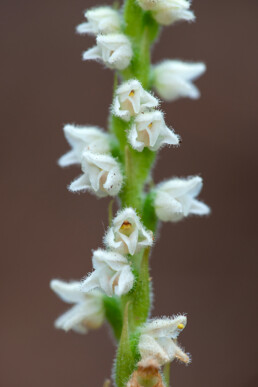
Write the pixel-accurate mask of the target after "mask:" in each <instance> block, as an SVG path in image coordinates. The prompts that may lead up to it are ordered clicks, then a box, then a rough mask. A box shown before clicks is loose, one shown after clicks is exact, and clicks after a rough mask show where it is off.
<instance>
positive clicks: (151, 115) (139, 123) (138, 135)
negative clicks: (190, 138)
mask: <svg viewBox="0 0 258 387" xmlns="http://www.w3.org/2000/svg"><path fill="white" fill-rule="evenodd" d="M128 141H129V142H130V144H131V145H132V147H133V148H134V149H136V150H138V151H139V152H141V151H142V150H143V148H144V147H147V148H149V149H150V150H152V151H156V150H158V149H159V148H160V147H161V146H162V145H165V144H168V145H178V144H179V137H178V136H177V135H176V134H175V133H174V132H173V131H172V130H170V129H169V128H168V127H167V126H166V124H165V121H164V117H163V113H162V112H160V111H158V110H154V111H152V112H147V113H144V114H139V115H138V116H136V118H135V121H134V123H133V125H132V127H131V129H130V131H129V133H128Z"/></svg>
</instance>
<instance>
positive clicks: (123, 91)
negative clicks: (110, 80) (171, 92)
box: [112, 79, 159, 121]
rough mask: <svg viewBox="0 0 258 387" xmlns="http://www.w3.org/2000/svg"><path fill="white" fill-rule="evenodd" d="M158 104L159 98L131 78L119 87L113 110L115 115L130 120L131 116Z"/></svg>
mask: <svg viewBox="0 0 258 387" xmlns="http://www.w3.org/2000/svg"><path fill="white" fill-rule="evenodd" d="M158 105H159V101H158V99H157V98H155V97H154V96H153V95H152V94H150V93H148V92H147V91H146V90H144V89H143V87H142V85H141V83H140V82H139V81H137V80H136V79H131V80H129V81H127V82H124V83H123V84H122V85H121V86H119V87H118V88H117V90H116V96H115V99H114V103H113V107H112V110H113V114H114V115H115V116H117V117H120V118H122V119H123V120H125V121H129V120H130V118H131V117H134V116H136V115H137V114H139V113H141V112H143V111H146V110H148V109H152V108H155V107H157V106H158Z"/></svg>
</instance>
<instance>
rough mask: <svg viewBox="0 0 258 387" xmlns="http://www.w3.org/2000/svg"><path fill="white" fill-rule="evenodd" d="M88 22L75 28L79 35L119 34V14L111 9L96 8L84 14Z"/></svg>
mask: <svg viewBox="0 0 258 387" xmlns="http://www.w3.org/2000/svg"><path fill="white" fill-rule="evenodd" d="M85 18H86V19H87V20H88V22H86V23H82V24H80V25H78V26H77V27H76V31H77V32H78V33H79V34H92V35H98V34H111V33H114V32H119V30H120V27H121V21H120V16H119V13H118V12H117V11H116V10H114V9H113V8H111V7H98V8H93V9H90V10H88V11H86V12H85Z"/></svg>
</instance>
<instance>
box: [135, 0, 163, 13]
mask: <svg viewBox="0 0 258 387" xmlns="http://www.w3.org/2000/svg"><path fill="white" fill-rule="evenodd" d="M159 1H160V0H138V3H139V5H140V7H142V9H144V10H145V11H149V10H152V9H155V7H156V6H157V4H158V3H159Z"/></svg>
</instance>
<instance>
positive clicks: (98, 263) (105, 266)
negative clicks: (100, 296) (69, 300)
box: [81, 249, 134, 297]
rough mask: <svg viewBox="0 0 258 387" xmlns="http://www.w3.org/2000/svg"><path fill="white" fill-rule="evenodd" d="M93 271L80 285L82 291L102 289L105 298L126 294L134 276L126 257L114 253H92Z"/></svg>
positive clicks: (97, 251) (100, 251)
mask: <svg viewBox="0 0 258 387" xmlns="http://www.w3.org/2000/svg"><path fill="white" fill-rule="evenodd" d="M92 262H93V268H94V271H93V272H92V273H91V274H90V275H89V276H88V277H86V279H85V280H84V281H83V283H82V287H81V289H82V291H83V292H84V291H85V292H90V291H92V290H94V289H102V290H103V291H104V292H105V293H106V295H107V296H109V297H112V296H113V295H114V294H115V295H117V296H122V295H123V294H126V293H128V292H129V291H130V290H131V289H132V287H133V282H134V276H133V273H132V270H131V267H130V265H129V262H128V260H127V258H126V257H124V256H123V255H121V254H118V253H116V252H114V251H105V250H102V249H98V250H96V251H94V253H93V258H92Z"/></svg>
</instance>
